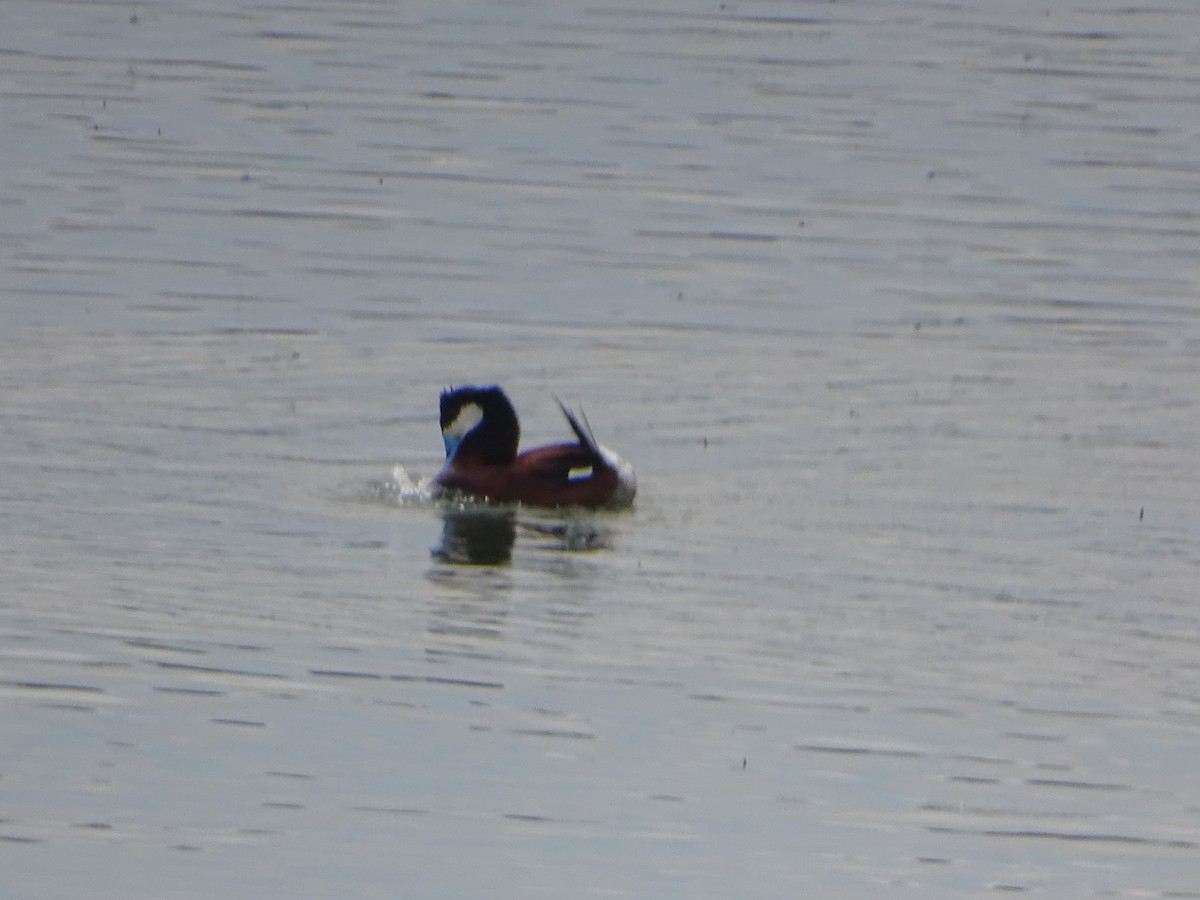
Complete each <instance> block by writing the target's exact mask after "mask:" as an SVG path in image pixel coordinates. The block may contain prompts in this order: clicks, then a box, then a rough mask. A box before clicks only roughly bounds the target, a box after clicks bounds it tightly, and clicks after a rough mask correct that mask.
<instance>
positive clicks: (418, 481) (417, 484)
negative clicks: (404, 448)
mask: <svg viewBox="0 0 1200 900" xmlns="http://www.w3.org/2000/svg"><path fill="white" fill-rule="evenodd" d="M362 499H363V500H365V501H366V502H368V503H385V504H388V505H390V506H418V505H420V506H424V505H427V504H430V503H432V502H433V501H434V499H435V495H434V490H433V478H432V476H428V477H425V478H413V477H412V476H411V475H409V474H408V470H407V469H405V468H404V466H401V465H397V466H396V467H395V468H393V469H392V474H391V476H390V477H388V478H384V479H381V480H379V481H371V482H369V483H368V484H367V486H366V489H365V491H364V492H363V497H362Z"/></svg>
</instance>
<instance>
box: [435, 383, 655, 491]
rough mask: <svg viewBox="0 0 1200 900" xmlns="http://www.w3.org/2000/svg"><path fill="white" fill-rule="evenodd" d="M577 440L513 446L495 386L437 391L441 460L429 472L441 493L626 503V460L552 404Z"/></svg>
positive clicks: (633, 483)
mask: <svg viewBox="0 0 1200 900" xmlns="http://www.w3.org/2000/svg"><path fill="white" fill-rule="evenodd" d="M558 406H559V408H560V409H561V410H562V411H563V415H564V416H566V417H567V422H568V423H569V424H570V426H571V430H572V431H574V432H575V437H576V438H577V442H576V443H573V444H550V445H548V446H545V447H536V448H535V449H533V450H526V451H525V452H524V453H521V454H518V453H517V445H518V443H519V442H520V437H521V428H520V425H518V424H517V413H516V411H515V410H514V409H513V406H512V403H510V402H509V399H508V397H507V396H505V394H504V391H503V390H501V389H500V387H499V386H498V385H491V386H489V387H460V388H451V389H450V390H448V391H443V392H442V399H441V418H442V440H443V441H444V442H445V444H446V463H445V465H443V466H442V470H441V471H440V472H438V474H437V476H436V477H435V478H434V484H435V485H437V486H438V488H440V490H441V492H442V493H446V492H452V491H458V492H460V493H463V494H467V495H469V496H472V497H477V498H480V499H485V500H491V501H494V502H496V503H523V504H526V505H529V506H583V507H587V508H589V509H595V508H597V507H602V506H605V507H624V506H629V505H630V504H632V503H633V495H634V494H635V493H636V492H637V479H636V478H635V477H634V474H633V466H631V465H630V464H629V463H627V462H626V461H625V460H623V459H621V457H619V456H617V454H615V453H613V452H612V451H611V450H609V449H608V448H607V447H601V446H600V445H599V444H598V443H596V439H595V438H594V437H593V436H592V430H591V428H590V427H589V426H588V424H587V419H586V418H583V419H582V421H580V419H579V418H576V416H575V415H574V414H573V413H572V412H571V411H570V410H569V409H567V408H566V407H565V406H563V404H562V402H561V401H559V403H558Z"/></svg>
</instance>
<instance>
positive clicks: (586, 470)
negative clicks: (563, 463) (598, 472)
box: [567, 466, 592, 481]
mask: <svg viewBox="0 0 1200 900" xmlns="http://www.w3.org/2000/svg"><path fill="white" fill-rule="evenodd" d="M591 477H592V467H591V466H575V468H573V469H568V470H567V481H584V480H586V479H588V478H591Z"/></svg>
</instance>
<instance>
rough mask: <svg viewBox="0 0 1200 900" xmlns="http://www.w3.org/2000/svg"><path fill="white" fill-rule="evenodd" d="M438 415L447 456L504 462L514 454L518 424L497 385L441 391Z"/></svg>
mask: <svg viewBox="0 0 1200 900" xmlns="http://www.w3.org/2000/svg"><path fill="white" fill-rule="evenodd" d="M441 419H442V440H443V441H444V442H445V444H446V459H450V457H452V456H455V455H458V454H461V455H464V456H472V457H474V458H476V459H481V460H484V461H485V462H489V463H507V462H511V461H512V460H513V458H515V457H516V455H517V445H518V444H519V443H520V441H521V426H520V425H519V424H518V423H517V413H516V410H514V409H513V405H512V403H510V402H509V400H508V397H506V396H505V395H504V391H502V390H501V389H500V386H499V385H495V384H493V385H490V386H488V387H474V386H469V387H460V388H451V389H450V390H448V391H442V399H441Z"/></svg>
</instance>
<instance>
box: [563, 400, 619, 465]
mask: <svg viewBox="0 0 1200 900" xmlns="http://www.w3.org/2000/svg"><path fill="white" fill-rule="evenodd" d="M554 400H555V402H556V403H557V404H558V408H559V409H561V410H562V413H563V415H564V416H566V417H567V423H568V424H569V425H570V426H571V430H572V431H573V432H575V437H576V438H578V439H579V443H580V445H582V446H584V447H587V450H588V453H589V454H590V455H591V457H592V459H593V461H595V462H596V463H597V464H598V465H605V464H606V463H607V462H608V460H607V459H606V458H605V456H604V453H603V452H602V451H601V450H600V445H599V444H598V443H596V438H595V436H594V435H593V434H592V426H591V425H590V424H588V420H587V416H585V415H584V414H583V410H580V411H579V417H578V418H576V416H575V413H573V412H571V411H570V410H569V409H567V407H566V405H565V404H564V403H563V402H562V401H561V400H559V399H558V398H557V397H555V398H554ZM580 419H582V420H583V421H582V422H581V421H580Z"/></svg>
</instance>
